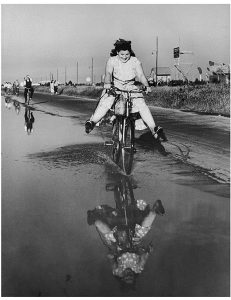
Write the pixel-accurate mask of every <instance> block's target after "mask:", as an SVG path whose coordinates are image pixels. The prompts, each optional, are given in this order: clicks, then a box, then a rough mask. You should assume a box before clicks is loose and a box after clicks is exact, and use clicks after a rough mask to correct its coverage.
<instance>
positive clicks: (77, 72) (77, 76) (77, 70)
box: [76, 62, 79, 85]
mask: <svg viewBox="0 0 231 300" xmlns="http://www.w3.org/2000/svg"><path fill="white" fill-rule="evenodd" d="M76 67H77V69H76V83H77V85H78V83H79V64H78V62H77V65H76Z"/></svg>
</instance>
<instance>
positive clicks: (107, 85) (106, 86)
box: [103, 83, 111, 90]
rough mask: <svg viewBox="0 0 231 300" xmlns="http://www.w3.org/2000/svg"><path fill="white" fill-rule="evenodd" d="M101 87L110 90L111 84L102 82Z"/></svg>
mask: <svg viewBox="0 0 231 300" xmlns="http://www.w3.org/2000/svg"><path fill="white" fill-rule="evenodd" d="M103 88H104V89H105V90H110V88H111V84H110V83H104V86H103Z"/></svg>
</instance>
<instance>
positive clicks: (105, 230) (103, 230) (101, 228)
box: [95, 220, 111, 234]
mask: <svg viewBox="0 0 231 300" xmlns="http://www.w3.org/2000/svg"><path fill="white" fill-rule="evenodd" d="M95 226H96V227H97V229H98V230H99V232H100V233H102V234H106V233H109V232H110V231H111V229H110V227H109V226H108V225H107V224H105V223H103V222H102V221H100V220H96V221H95Z"/></svg>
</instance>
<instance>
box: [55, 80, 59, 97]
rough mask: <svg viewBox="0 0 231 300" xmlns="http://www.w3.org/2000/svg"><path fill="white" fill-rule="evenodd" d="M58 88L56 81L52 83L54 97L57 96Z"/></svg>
mask: <svg viewBox="0 0 231 300" xmlns="http://www.w3.org/2000/svg"><path fill="white" fill-rule="evenodd" d="M58 86H59V83H58V81H57V80H55V81H54V93H55V95H57V94H58Z"/></svg>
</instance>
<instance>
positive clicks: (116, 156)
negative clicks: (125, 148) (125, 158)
mask: <svg viewBox="0 0 231 300" xmlns="http://www.w3.org/2000/svg"><path fill="white" fill-rule="evenodd" d="M121 128H122V126H121V122H120V120H119V119H116V120H115V122H114V124H113V128H112V140H113V146H112V160H113V161H114V162H115V163H116V164H117V165H118V163H119V160H120V154H121V140H122V133H121Z"/></svg>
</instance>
